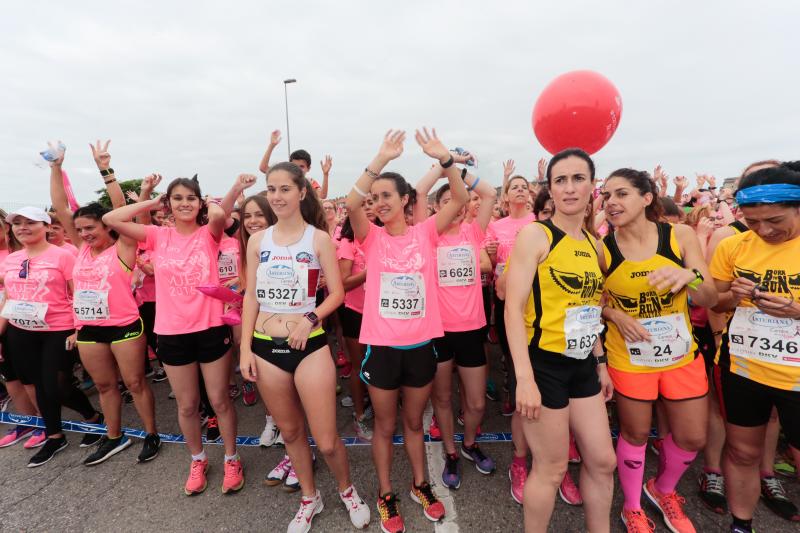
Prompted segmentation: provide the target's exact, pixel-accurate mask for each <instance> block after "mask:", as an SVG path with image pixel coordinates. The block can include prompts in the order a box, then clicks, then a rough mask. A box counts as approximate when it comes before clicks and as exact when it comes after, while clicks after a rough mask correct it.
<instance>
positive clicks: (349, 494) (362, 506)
mask: <svg viewBox="0 0 800 533" xmlns="http://www.w3.org/2000/svg"><path fill="white" fill-rule="evenodd" d="M339 498H340V499H341V500H342V503H343V504H344V506H345V508H347V512H348V513H350V521H351V522H352V523H353V525H354V526H355V527H356V528H358V529H364V528H365V527H367V526H368V525H369V520H370V512H369V506H368V505H367V504H366V503H364V500H362V499H361V496H359V495H358V492H356V488H355V487H354V486H353V485H350V486H349V487H348V488H347V490H345V491H344V492H340V493H339Z"/></svg>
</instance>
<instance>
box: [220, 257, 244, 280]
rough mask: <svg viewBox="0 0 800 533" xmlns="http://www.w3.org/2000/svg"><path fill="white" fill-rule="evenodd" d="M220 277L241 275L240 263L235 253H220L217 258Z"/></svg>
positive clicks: (227, 277) (228, 277) (226, 277)
mask: <svg viewBox="0 0 800 533" xmlns="http://www.w3.org/2000/svg"><path fill="white" fill-rule="evenodd" d="M217 270H219V279H230V278H235V277H236V276H238V275H239V265H238V262H237V261H236V256H235V255H234V254H220V256H219V258H218V259H217Z"/></svg>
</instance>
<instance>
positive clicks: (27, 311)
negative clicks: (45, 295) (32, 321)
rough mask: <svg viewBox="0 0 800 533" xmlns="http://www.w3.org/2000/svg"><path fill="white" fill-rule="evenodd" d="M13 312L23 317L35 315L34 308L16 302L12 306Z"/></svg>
mask: <svg viewBox="0 0 800 533" xmlns="http://www.w3.org/2000/svg"><path fill="white" fill-rule="evenodd" d="M14 312H15V313H18V314H20V315H24V316H28V315H35V314H36V306H35V305H32V304H30V303H28V302H17V304H16V305H15V306H14Z"/></svg>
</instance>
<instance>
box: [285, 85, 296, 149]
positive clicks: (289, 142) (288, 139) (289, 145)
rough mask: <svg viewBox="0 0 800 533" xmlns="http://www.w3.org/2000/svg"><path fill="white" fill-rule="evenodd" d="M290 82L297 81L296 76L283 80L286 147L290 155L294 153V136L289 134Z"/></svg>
mask: <svg viewBox="0 0 800 533" xmlns="http://www.w3.org/2000/svg"><path fill="white" fill-rule="evenodd" d="M290 83H297V80H296V79H294V78H290V79H288V80H283V101H284V104H285V105H286V148H287V149H288V151H289V157H291V155H292V137H291V135H290V134H289V93H288V91H287V90H286V87H287V86H288V85H289V84H290Z"/></svg>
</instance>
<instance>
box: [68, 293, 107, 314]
mask: <svg viewBox="0 0 800 533" xmlns="http://www.w3.org/2000/svg"><path fill="white" fill-rule="evenodd" d="M72 308H73V309H74V310H75V315H76V316H77V317H78V320H89V321H90V320H106V319H108V318H109V317H110V316H111V313H110V312H109V310H108V291H92V290H78V291H75V296H74V298H73V301H72Z"/></svg>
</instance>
